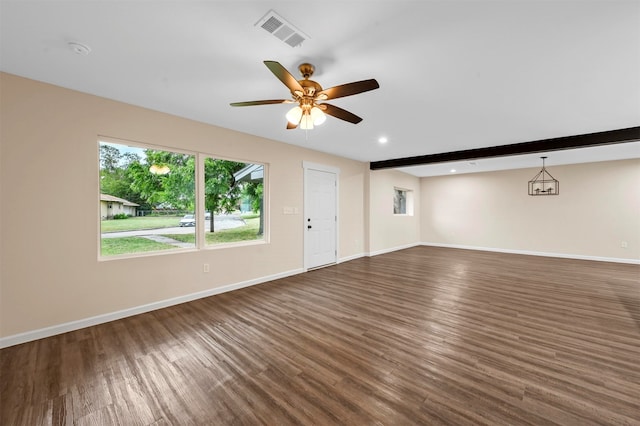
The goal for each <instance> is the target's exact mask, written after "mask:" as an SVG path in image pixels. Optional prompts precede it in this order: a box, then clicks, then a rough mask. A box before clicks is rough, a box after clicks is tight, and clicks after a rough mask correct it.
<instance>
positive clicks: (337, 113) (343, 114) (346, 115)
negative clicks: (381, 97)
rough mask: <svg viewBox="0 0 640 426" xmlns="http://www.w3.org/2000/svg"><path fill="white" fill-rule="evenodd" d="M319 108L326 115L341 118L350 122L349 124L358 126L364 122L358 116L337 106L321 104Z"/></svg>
mask: <svg viewBox="0 0 640 426" xmlns="http://www.w3.org/2000/svg"><path fill="white" fill-rule="evenodd" d="M318 106H319V107H320V109H321V110H323V111H324V112H325V114H329V115H332V116H334V117H335V118H339V119H340V120H344V121H348V122H349V123H353V124H358V123H359V122H361V121H362V118H361V117H358V116H357V115H355V114H353V113H351V112H349V111H347V110H346V109H342V108H339V107H337V106H335V105H330V104H320V105H318Z"/></svg>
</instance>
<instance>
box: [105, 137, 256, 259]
mask: <svg viewBox="0 0 640 426" xmlns="http://www.w3.org/2000/svg"><path fill="white" fill-rule="evenodd" d="M99 149H100V160H99V162H100V255H101V256H102V257H109V256H123V255H136V254H141V253H148V252H159V251H165V250H184V249H196V248H204V247H209V246H215V245H220V244H222V243H227V244H228V243H238V242H246V241H260V240H264V234H265V232H264V211H263V191H264V172H265V165H263V164H258V163H244V162H238V161H230V160H224V159H217V158H213V157H209V156H205V155H198V154H196V153H185V152H179V151H173V150H171V151H170V150H165V149H158V148H157V147H153V148H152V147H142V146H135V145H131V144H128V143H126V142H123V143H121V142H119V141H118V142H115V141H100V142H99ZM196 170H201V171H203V173H202V176H204V180H203V182H202V184H201V186H199V185H198V184H197V181H196V175H197V173H196ZM197 235H198V236H199V237H198V238H196V236H197Z"/></svg>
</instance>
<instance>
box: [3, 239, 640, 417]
mask: <svg viewBox="0 0 640 426" xmlns="http://www.w3.org/2000/svg"><path fill="white" fill-rule="evenodd" d="M0 424H2V425H12V426H13V425H16V426H18V425H29V426H31V425H47V424H53V425H71V424H74V425H111V424H122V425H158V426H160V425H185V424H193V425H208V424H216V425H257V424H263V425H274V424H278V425H297V424H300V425H338V424H344V425H361V424H366V425H391V424H393V425H404V424H407V425H409V424H425V425H452V424H455V425H483V424H484V425H496V424H500V425H502V424H505V425H506V424H508V425H581V426H582V425H603V424H604V425H640V266H638V265H629V264H616V263H606V262H590V261H582V260H573V259H557V258H545V257H535V256H523V255H513V254H502V253H489V252H480V251H468V250H456V249H446V248H436V247H414V248H411V249H406V250H402V251H398V252H393V253H388V254H384V255H380V256H376V257H373V258H361V259H356V260H352V261H350V262H345V263H342V264H339V265H335V266H331V267H327V268H323V269H318V270H314V271H310V272H308V273H305V274H300V275H296V276H292V277H288V278H284V279H280V280H276V281H272V282H270V283H265V284H261V285H259V286H253V287H250V288H246V289H242V290H237V291H234V292H231V293H225V294H220V295H217V296H213V297H209V298H205V299H200V300H196V301H193V302H190V303H185V304H182V305H178V306H173V307H170V308H166V309H162V310H159V311H154V312H149V313H146V314H142V315H137V316H134V317H130V318H126V319H122V320H118V321H113V322H110V323H107V324H101V325H98V326H95V327H90V328H86V329H83V330H78V331H75V332H71V333H66V334H63V335H59V336H54V337H50V338H47V339H42V340H39V341H34V342H29V343H25V344H22V345H17V346H13V347H9V348H5V349H3V350H1V351H0Z"/></svg>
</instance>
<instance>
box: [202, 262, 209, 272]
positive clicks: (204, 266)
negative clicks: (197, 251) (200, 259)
mask: <svg viewBox="0 0 640 426" xmlns="http://www.w3.org/2000/svg"><path fill="white" fill-rule="evenodd" d="M202 272H209V264H208V263H205V264H203V265H202Z"/></svg>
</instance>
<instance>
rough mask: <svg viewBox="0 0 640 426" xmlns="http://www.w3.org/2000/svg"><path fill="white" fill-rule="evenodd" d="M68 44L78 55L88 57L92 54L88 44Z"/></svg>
mask: <svg viewBox="0 0 640 426" xmlns="http://www.w3.org/2000/svg"><path fill="white" fill-rule="evenodd" d="M68 44H69V47H70V48H71V50H73V52H74V53H76V54H77V55H83V56H87V55H88V54H89V53H91V48H90V47H89V46H87V45H86V44H82V43H78V42H77V41H70V42H69V43H68Z"/></svg>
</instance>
